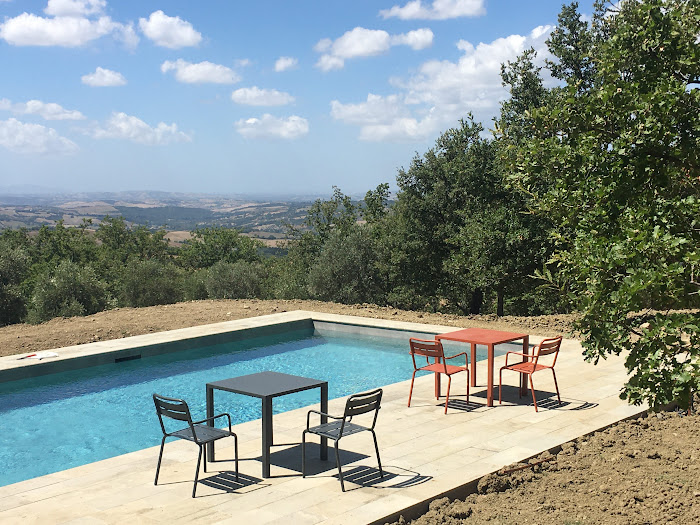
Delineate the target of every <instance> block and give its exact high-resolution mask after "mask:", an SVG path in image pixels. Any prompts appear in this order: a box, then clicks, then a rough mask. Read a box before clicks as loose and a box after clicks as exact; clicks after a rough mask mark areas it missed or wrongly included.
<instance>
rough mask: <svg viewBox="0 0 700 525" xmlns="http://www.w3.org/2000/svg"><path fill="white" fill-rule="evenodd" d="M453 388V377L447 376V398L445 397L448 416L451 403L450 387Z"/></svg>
mask: <svg viewBox="0 0 700 525" xmlns="http://www.w3.org/2000/svg"><path fill="white" fill-rule="evenodd" d="M451 386H452V376H450V375H448V376H447V396H445V414H447V403H449V402H450V387H451Z"/></svg>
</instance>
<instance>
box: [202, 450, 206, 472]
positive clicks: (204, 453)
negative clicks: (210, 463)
mask: <svg viewBox="0 0 700 525" xmlns="http://www.w3.org/2000/svg"><path fill="white" fill-rule="evenodd" d="M202 457H203V458H204V462H203V463H204V473H205V474H206V473H207V447H206V445H205V446H203V447H202Z"/></svg>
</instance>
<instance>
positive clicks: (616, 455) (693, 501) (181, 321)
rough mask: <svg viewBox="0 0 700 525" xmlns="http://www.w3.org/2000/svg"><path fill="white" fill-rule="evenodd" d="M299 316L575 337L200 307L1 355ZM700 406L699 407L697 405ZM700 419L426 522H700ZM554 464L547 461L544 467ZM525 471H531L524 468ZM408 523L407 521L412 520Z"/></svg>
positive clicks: (562, 461) (521, 322)
mask: <svg viewBox="0 0 700 525" xmlns="http://www.w3.org/2000/svg"><path fill="white" fill-rule="evenodd" d="M292 310H311V311H316V312H327V313H336V314H345V315H356V316H361V317H372V318H383V319H393V320H400V321H408V322H417V323H428V324H438V325H447V326H456V327H470V326H480V327H484V328H494V329H502V330H510V331H522V332H528V333H530V334H535V335H541V336H548V335H557V334H564V335H565V336H569V337H570V336H571V332H572V322H573V321H574V316H573V315H553V316H539V317H496V316H457V315H442V314H434V313H425V312H423V313H421V312H407V311H402V310H397V309H394V308H383V307H378V306H374V305H341V304H334V303H324V302H319V301H299V300H290V301H262V300H235V301H193V302H188V303H178V304H173V305H161V306H153V307H149V308H118V309H115V310H109V311H106V312H100V313H98V314H95V315H91V316H87V317H73V318H69V319H62V318H59V319H54V320H52V321H49V322H46V323H43V324H40V325H27V324H20V325H11V326H6V327H3V328H0V355H14V354H23V353H31V352H36V351H39V350H49V349H53V348H60V347H64V346H71V345H76V344H82V343H90V342H94V341H104V340H108V339H116V338H120V337H128V336H132V335H140V334H145V333H150V332H160V331H163V330H173V329H176V328H185V327H189V326H197V325H202V324H209V323H217V322H221V321H229V320H233V319H242V318H246V317H254V316H258V315H265V314H271V313H275V312H284V311H292ZM696 406H697V405H696ZM698 436H700V417H698V416H697V415H687V416H684V417H681V416H680V415H679V414H678V413H674V412H669V413H661V414H654V415H651V416H649V417H647V418H643V419H638V420H632V421H624V422H621V423H618V424H616V425H614V426H612V427H610V428H609V429H607V430H604V431H601V432H597V433H595V434H593V435H590V436H586V437H582V438H580V439H577V440H576V441H574V442H571V443H568V444H566V445H564V446H563V448H562V450H561V451H560V452H559V453H558V454H556V456H555V457H551V455H545V456H544V457H542V458H538V459H536V460H533V461H532V462H531V463H536V462H538V461H541V462H540V463H538V464H536V465H529V466H525V465H514V466H511V467H509V468H508V469H504V471H508V470H511V471H512V472H500V473H496V474H491V475H489V476H486V477H485V478H483V479H482V480H481V482H480V483H479V487H478V493H476V494H472V495H470V496H468V497H467V498H466V500H464V501H453V502H450V501H448V500H447V499H439V500H435V501H433V502H432V503H431V505H430V510H429V511H428V512H427V513H426V514H424V515H423V516H421V517H419V518H417V519H416V520H415V521H414V522H413V523H415V524H416V525H424V524H425V525H427V524H458V523H466V524H471V523H475V524H478V523H486V522H488V523H496V524H498V523H517V524H522V523H536V524H543V525H547V524H555V523H556V524H571V525H573V524H581V525H585V524H594V523H614V524H617V523H619V524H623V523H624V524H628V523H634V524H644V523H650V524H652V523H653V524H656V523H679V524H686V523H687V524H697V523H700V438H699V437H698ZM542 460H544V461H542ZM520 467H525V468H520ZM398 523H401V524H403V523H406V520H405V519H403V518H402V519H401V520H399V522H398Z"/></svg>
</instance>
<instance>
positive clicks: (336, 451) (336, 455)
mask: <svg viewBox="0 0 700 525" xmlns="http://www.w3.org/2000/svg"><path fill="white" fill-rule="evenodd" d="M338 441H340V440H338ZM338 441H336V442H335V464H336V465H338V478H340V489H341V490H342V491H343V492H345V483H343V471H342V470H341V469H340V454H338Z"/></svg>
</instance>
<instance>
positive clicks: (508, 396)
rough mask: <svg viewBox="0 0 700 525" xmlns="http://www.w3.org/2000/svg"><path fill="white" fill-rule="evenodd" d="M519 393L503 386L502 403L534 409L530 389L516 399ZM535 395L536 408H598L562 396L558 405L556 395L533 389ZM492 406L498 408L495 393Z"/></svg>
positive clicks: (514, 388) (516, 389)
mask: <svg viewBox="0 0 700 525" xmlns="http://www.w3.org/2000/svg"><path fill="white" fill-rule="evenodd" d="M519 391H520V389H519V387H517V386H511V385H503V401H504V402H507V403H509V404H511V405H528V406H531V407H534V405H533V404H532V393H531V392H530V389H528V391H527V393H526V394H525V395H524V396H522V397H518V392H519ZM535 394H536V396H537V406H538V407H539V408H545V409H547V410H590V409H592V408H595V407H597V406H598V403H591V402H589V401H584V400H581V399H570V400H567V399H566V398H565V397H564V396H562V400H561V405H560V404H559V401H558V400H557V393H556V392H551V391H549V390H539V389H535ZM484 395H486V394H484ZM494 406H498V393H497V392H496V395H495V398H494Z"/></svg>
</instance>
